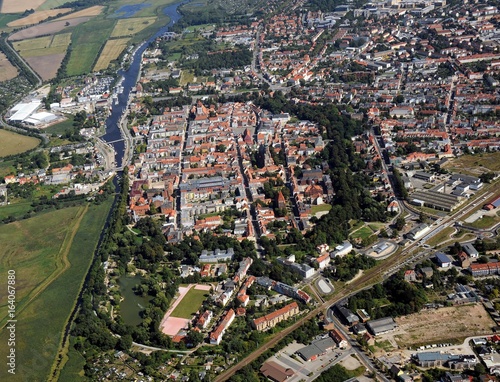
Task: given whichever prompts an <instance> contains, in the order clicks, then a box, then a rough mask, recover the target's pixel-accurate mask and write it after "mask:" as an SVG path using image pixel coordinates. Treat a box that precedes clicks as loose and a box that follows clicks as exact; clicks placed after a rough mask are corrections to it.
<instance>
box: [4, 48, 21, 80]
mask: <svg viewBox="0 0 500 382" xmlns="http://www.w3.org/2000/svg"><path fill="white" fill-rule="evenodd" d="M15 77H17V68H16V67H15V66H14V65H12V64H11V63H10V61H9V60H8V59H7V56H5V54H3V53H2V52H0V82H2V81H7V80H11V79H13V78H15Z"/></svg>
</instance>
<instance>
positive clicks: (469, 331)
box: [380, 303, 495, 349]
mask: <svg viewBox="0 0 500 382" xmlns="http://www.w3.org/2000/svg"><path fill="white" fill-rule="evenodd" d="M396 323H397V324H398V328H397V329H396V331H394V332H392V333H388V334H386V335H383V336H380V337H381V338H380V340H384V339H388V340H389V341H390V342H392V341H391V337H392V339H393V340H395V341H396V343H397V344H398V346H399V347H400V348H403V349H404V348H408V347H412V348H413V349H414V348H415V347H418V346H421V345H427V344H429V345H431V344H440V343H457V342H462V341H463V340H464V338H466V337H471V336H477V335H481V334H490V333H491V329H492V327H494V326H495V322H494V321H493V320H492V319H491V318H490V316H489V315H488V313H487V312H486V310H485V309H484V307H483V305H481V304H479V303H478V304H473V305H461V306H453V307H446V308H440V309H436V310H424V311H421V312H419V313H415V314H411V315H409V316H405V317H400V318H396Z"/></svg>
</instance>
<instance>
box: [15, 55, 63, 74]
mask: <svg viewBox="0 0 500 382" xmlns="http://www.w3.org/2000/svg"><path fill="white" fill-rule="evenodd" d="M65 55H66V54H65V53H57V54H50V55H48V56H34V57H26V58H25V60H26V61H27V62H28V64H29V65H30V66H31V67H32V68H33V70H35V71H36V72H37V73H38V75H39V76H40V77H42V80H44V81H46V80H50V79H52V78H54V77H55V76H56V73H57V70H58V69H59V67H60V66H61V62H62V60H63V59H64V56H65Z"/></svg>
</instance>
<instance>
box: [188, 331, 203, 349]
mask: <svg viewBox="0 0 500 382" xmlns="http://www.w3.org/2000/svg"><path fill="white" fill-rule="evenodd" d="M203 338H204V337H203V334H202V333H201V332H199V331H197V330H190V331H189V332H188V334H187V342H188V343H190V344H192V345H193V346H197V345H198V344H200V343H201V342H203Z"/></svg>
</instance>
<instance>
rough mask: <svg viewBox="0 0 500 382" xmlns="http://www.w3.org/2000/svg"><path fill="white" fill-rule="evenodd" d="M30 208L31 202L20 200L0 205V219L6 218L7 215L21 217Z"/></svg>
mask: <svg viewBox="0 0 500 382" xmlns="http://www.w3.org/2000/svg"><path fill="white" fill-rule="evenodd" d="M32 210H33V207H32V206H31V202H20V203H14V204H7V205H5V206H0V220H3V219H6V218H8V217H9V216H14V217H15V218H21V217H23V216H24V214H26V213H27V212H29V211H32Z"/></svg>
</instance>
